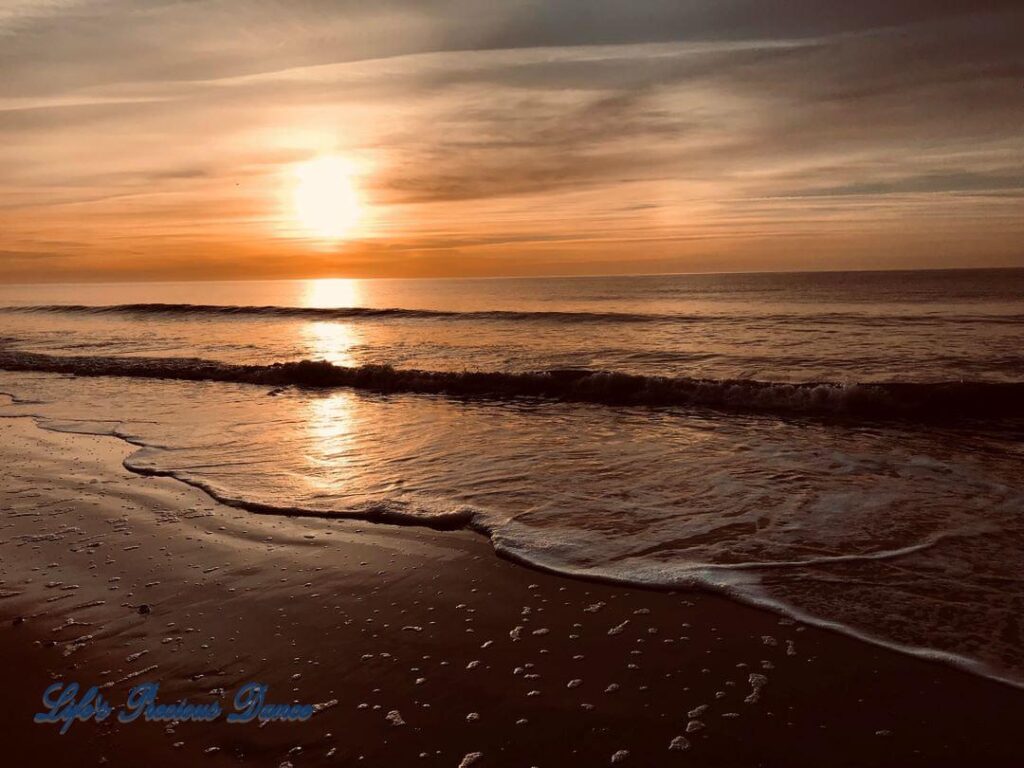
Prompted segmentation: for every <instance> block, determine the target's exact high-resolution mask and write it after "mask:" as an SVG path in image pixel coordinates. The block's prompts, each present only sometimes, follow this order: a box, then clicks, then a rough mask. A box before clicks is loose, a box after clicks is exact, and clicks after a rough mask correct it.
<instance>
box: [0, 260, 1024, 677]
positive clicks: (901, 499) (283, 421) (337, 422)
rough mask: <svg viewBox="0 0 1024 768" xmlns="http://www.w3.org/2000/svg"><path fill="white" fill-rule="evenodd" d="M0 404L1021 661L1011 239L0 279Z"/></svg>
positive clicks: (526, 553)
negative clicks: (927, 252)
mask: <svg viewBox="0 0 1024 768" xmlns="http://www.w3.org/2000/svg"><path fill="white" fill-rule="evenodd" d="M0 390H2V392H3V393H5V397H3V398H0V402H2V403H3V407H0V415H4V416H18V415H31V416H34V417H35V418H36V420H37V422H38V423H39V424H40V426H42V427H44V428H46V429H52V430H63V431H71V432H82V433H90V434H106V435H114V436H117V437H119V438H121V439H123V440H125V441H127V442H129V443H131V444H132V445H133V446H135V449H134V452H133V453H132V454H131V456H130V457H129V458H128V459H127V461H126V466H127V467H128V468H130V469H132V470H134V471H137V472H139V473H143V474H159V475H166V476H171V477H175V478H178V479H179V480H181V481H182V482H185V483H189V484H191V485H195V486H198V487H201V488H203V489H204V490H206V491H207V492H208V493H210V494H211V495H213V496H214V497H216V498H217V499H220V500H222V501H225V502H227V503H229V504H233V505H237V506H240V507H243V508H246V509H249V510H251V511H252V512H253V513H261V514H280V515H318V516H328V517H329V516H344V517H358V518H365V519H367V520H370V521H374V522H380V523H398V524H415V525H427V526H432V527H436V528H456V527H459V528H462V527H465V528H470V529H472V530H475V531H478V532H479V533H481V534H483V535H486V536H488V537H489V538H490V541H491V542H492V544H493V546H494V549H495V550H496V551H497V552H498V553H500V554H501V555H503V556H507V557H510V558H513V559H516V560H519V561H521V562H524V563H527V564H530V565H532V566H535V567H538V568H542V569H547V570H551V571H555V572H559V573H565V574H570V575H581V576H587V577H591V578H599V579H607V580H613V581H617V582H621V583H626V584H635V585H647V586H653V587H662V588H674V589H683V588H699V589H709V590H715V591H718V592H722V593H724V594H727V595H729V596H731V597H733V598H734V599H736V600H740V601H743V602H747V603H754V604H758V605H762V606H765V607H768V608H770V609H772V610H775V611H778V612H780V613H782V614H785V615H788V616H792V617H795V618H800V619H803V620H807V621H811V622H814V623H818V624H822V625H826V626H831V627H834V628H836V629H838V630H840V631H843V632H847V633H850V634H853V635H856V636H858V637H862V638H865V639H867V640H870V641H872V642H877V643H883V644H885V645H888V646H891V647H895V648H899V649H902V650H905V651H907V652H910V653H915V654H924V655H930V656H935V657H939V658H943V659H946V660H949V661H951V662H953V663H956V664H958V665H961V666H964V667H966V668H969V669H972V670H975V671H977V672H979V673H982V674H986V675H989V676H992V677H998V678H1001V679H1004V680H1008V681H1011V682H1015V683H1017V684H1024V628H1022V623H1021V616H1022V615H1024V479H1022V468H1024V462H1022V459H1024V442H1022V437H1024V270H962V271H927V272H873V273H868V272H858V273H852V272H851V273H802V274H744V275H676V276H645V277H578V278H536V279H480V280H471V279H463V280H376V281H357V280H306V281H272V282H258V281H252V282H222V283H215V282H208V283H147V284H103V285H98V284H89V285H8V286H2V287H0Z"/></svg>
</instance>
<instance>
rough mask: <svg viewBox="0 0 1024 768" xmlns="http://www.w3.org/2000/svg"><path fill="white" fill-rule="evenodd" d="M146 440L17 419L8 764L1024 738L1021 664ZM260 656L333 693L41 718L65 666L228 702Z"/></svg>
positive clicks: (645, 753) (11, 502)
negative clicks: (298, 513) (848, 632)
mask: <svg viewBox="0 0 1024 768" xmlns="http://www.w3.org/2000/svg"><path fill="white" fill-rule="evenodd" d="M131 450H132V449H131V447H130V446H128V445H126V444H125V443H123V442H121V441H119V440H117V439H115V438H109V437H93V436H83V435H77V434H62V433H56V432H52V431H44V430H41V429H39V428H38V427H37V426H36V425H35V424H34V422H33V421H31V420H30V419H26V418H7V419H0V465H2V466H3V482H2V484H0V509H2V514H0V620H2V624H0V651H2V652H3V658H4V659H5V664H4V678H3V686H4V694H3V696H2V697H0V718H2V722H3V723H4V729H3V732H4V741H5V744H4V754H5V763H6V764H10V765H83V766H85V765H100V764H104V765H112V766H121V765H124V766H148V767H152V766H163V765H182V764H193V763H194V764H199V765H206V764H209V765H260V766H262V765H267V766H281V765H285V764H287V763H291V764H292V765H293V766H296V768H297V767H298V766H307V765H368V766H406V765H424V766H427V765H438V766H449V767H450V768H456V766H459V765H460V763H463V764H469V763H467V762H466V761H465V758H466V756H467V755H470V754H471V753H476V752H479V753H482V756H481V757H480V758H479V759H478V760H477V761H476V762H473V763H472V764H473V765H476V766H524V767H528V766H562V765H570V764H578V765H609V764H610V763H611V762H612V759H613V755H615V754H616V753H620V752H622V751H627V752H628V755H622V754H620V755H619V757H618V762H617V763H616V764H620V765H624V766H629V765H637V766H651V765H699V766H747V765H749V766H754V765H759V766H760V765H764V766H824V765H828V766H844V765H850V766H854V765H856V766H900V767H901V768H905V767H907V766H966V765H979V766H986V767H987V768H994V767H995V766H1020V765H1022V764H1024V746H1022V745H1021V742H1020V738H1019V735H1018V734H1017V732H1016V730H1015V729H1016V727H1017V726H1019V724H1020V722H1021V718H1022V716H1024V691H1021V690H1019V689H1016V688H1013V687H1010V686H1008V685H1004V684H1001V683H997V682H993V681H990V680H986V679H983V678H980V677H977V676H974V675H972V674H969V673H966V672H963V671H959V670H957V669H954V668H951V667H949V666H946V665H944V664H941V663H936V662H930V661H926V660H922V659H918V658H913V657H909V656H906V655H903V654H899V653H896V652H893V651H889V650H886V649H883V648H880V647H876V646H873V645H870V644H867V643H863V642H860V641H857V640H855V639H851V638H848V637H845V636H843V635H840V634H837V633H834V632H830V631H826V630H822V629H817V628H814V627H806V626H801V625H800V624H799V623H795V622H792V621H790V620H787V619H783V618H780V617H779V616H778V615H776V614H773V613H771V612H769V611H764V610H759V609H755V608H752V607H748V606H744V605H740V604H737V603H734V602H732V601H730V600H728V599H725V598H722V597H719V596H716V595H710V594H704V593H697V592H692V593H690V592H675V593H665V592H655V591H644V590H638V589H626V588H622V587H617V586H612V585H604V584H595V583H588V582H584V581H579V580H572V579H567V578H562V577H558V576H553V575H549V574H545V573H538V572H536V571H533V570H530V569H528V568H525V567H522V566H520V565H516V564H513V563H509V562H506V561H503V560H501V559H500V558H498V557H497V556H495V554H494V553H493V551H492V550H491V548H490V546H489V545H488V543H487V542H486V541H485V540H484V539H483V538H482V537H480V536H478V535H476V534H472V533H468V532H463V531H454V532H439V531H431V530H426V529H417V528H401V527H394V526H385V525H372V524H368V523H364V522H357V521H341V520H339V521H331V520H322V519H298V518H282V517H273V516H262V515H256V514H253V513H250V512H244V511H241V510H237V509H232V508H230V507H226V506H223V505H221V504H218V503H216V502H214V501H212V500H211V499H210V498H209V497H207V496H206V495H205V494H203V493H202V492H200V491H198V490H196V489H193V488H190V487H188V486H185V485H183V484H181V483H179V482H177V481H174V480H171V479H167V478H154V477H140V476H138V475H135V474H132V473H130V472H128V471H127V470H125V469H124V468H123V466H122V460H123V459H124V457H125V456H126V455H127V454H128V453H129V452H130V451H131ZM141 606H145V607H144V608H142V612H140V607H141ZM250 680H255V681H261V682H265V683H267V684H268V685H269V687H270V694H269V697H268V698H269V700H271V701H274V702H289V701H297V702H303V703H311V704H320V705H323V706H322V707H321V708H320V709H319V711H318V712H317V713H316V714H315V715H314V716H313V717H312V719H310V720H309V721H308V722H305V723H273V724H268V725H266V726H265V727H260V726H258V725H257V724H255V723H250V724H237V725H228V724H226V723H225V722H224V721H223V720H219V721H216V722H213V723H205V724H204V723H180V724H177V725H167V724H163V723H140V722H136V723H132V724H117V723H116V722H112V721H111V720H108V721H105V722H103V723H94V722H79V723H75V724H74V725H73V726H72V727H71V729H70V731H69V732H68V733H67V734H66V735H64V736H60V735H59V734H58V732H57V726H54V725H37V724H33V722H32V715H33V713H34V712H37V711H39V710H40V708H41V701H40V699H41V695H42V692H43V690H44V689H45V688H46V687H47V686H48V685H50V684H51V682H53V681H77V682H79V683H80V684H82V685H83V686H89V685H106V686H107V687H106V688H104V689H103V694H104V696H105V697H106V698H107V699H108V700H109V701H111V702H112V703H114V704H115V705H119V704H122V703H123V701H124V699H125V696H126V695H127V692H128V689H129V688H130V687H131V686H132V685H134V684H137V683H139V682H142V681H159V682H160V685H161V691H160V700H161V701H165V702H172V701H175V700H177V699H179V698H181V697H184V696H187V697H189V699H190V700H192V701H195V702H205V701H211V700H213V699H215V698H218V697H220V700H221V701H222V702H223V703H224V705H225V706H226V707H229V706H230V698H231V696H232V695H233V692H234V691H235V690H236V689H237V688H238V687H239V686H240V685H242V684H243V683H245V682H247V681H250ZM755 689H756V692H755ZM393 712H397V713H399V715H398V716H395V715H391V716H390V719H389V713H393ZM399 720H400V722H401V723H402V724H395V723H396V722H398V721H399ZM673 743H675V745H676V747H677V748H676V749H670V745H671V744H673ZM683 747H685V748H683Z"/></svg>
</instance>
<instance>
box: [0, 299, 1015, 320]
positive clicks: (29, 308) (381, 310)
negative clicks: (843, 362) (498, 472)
mask: <svg viewBox="0 0 1024 768" xmlns="http://www.w3.org/2000/svg"><path fill="white" fill-rule="evenodd" d="M0 312H2V313H5V314H28V313H40V314H42V313H46V314H75V315H139V316H149V315H154V316H171V317H183V318H187V317H223V318H232V317H238V318H247V317H253V318H260V317H268V318H274V317H280V318H297V319H311V320H318V319H319V320H359V319H388V318H393V319H403V318H405V319H448V320H502V321H509V322H516V321H525V322H564V323H595V322H618V323H658V322H669V323H673V322H674V323H703V322H725V323H729V322H743V321H747V322H749V321H755V322H757V321H760V322H777V323H801V324H833V323H859V324H863V325H876V324H888V323H893V322H900V323H908V322H910V323H925V324H929V323H987V324H1000V325H1002V324H1009V325H1015V324H1024V314H1007V315H987V314H982V315H943V314H930V313H919V314H905V315H899V314H897V315H873V314H868V313H864V314H858V313H851V312H820V313H805V314H784V313H774V314H764V315H758V314H732V313H729V314H725V313H723V314H684V313H676V314H673V313H644V312H611V311H609V312H594V311H579V312H571V311H555V310H526V311H519V310H502V309H493V310H468V311H455V310H442V309H404V308H400V307H288V306H278V305H255V306H248V305H237V306H236V305H229V304H163V303H150V304H109V305H95V306H94V305H89V304H37V305H25V306H4V307H0Z"/></svg>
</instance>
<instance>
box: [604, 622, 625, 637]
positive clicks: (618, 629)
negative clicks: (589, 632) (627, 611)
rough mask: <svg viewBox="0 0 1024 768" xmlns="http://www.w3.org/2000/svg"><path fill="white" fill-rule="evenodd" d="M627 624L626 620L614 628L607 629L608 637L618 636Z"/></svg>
mask: <svg viewBox="0 0 1024 768" xmlns="http://www.w3.org/2000/svg"><path fill="white" fill-rule="evenodd" d="M627 624H629V619H626V620H625V621H624V622H622V623H621V624H619V625H617V626H614V627H612V628H611V629H609V630H608V634H609V635H618V634H620V633H621V632H622V630H624V629H625V628H626V625H627Z"/></svg>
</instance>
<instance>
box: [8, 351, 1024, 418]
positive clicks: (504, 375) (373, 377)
mask: <svg viewBox="0 0 1024 768" xmlns="http://www.w3.org/2000/svg"><path fill="white" fill-rule="evenodd" d="M0 370H8V371H36V372H44V373H59V374H71V375H75V376H123V377H133V378H151V379H173V380H181V381H222V382H233V383H240V384H256V385H264V386H271V387H290V386H294V387H305V388H333V387H346V388H351V389H358V390H364V391H370V392H378V393H411V394H425V395H446V396H451V397H463V398H488V399H511V398H535V399H545V400H557V401H565V402H581V403H596V404H604V405H633V406H651V407H659V406H695V407H707V408H714V409H721V410H731V411H749V412H763V413H777V414H780V415H781V414H794V415H802V414H804V415H818V416H855V417H865V418H895V419H908V420H920V421H942V422H948V421H954V420H957V419H962V418H970V417H986V416H987V417H1006V416H1021V415H1024V382H984V381H947V382H935V383H917V382H889V383H884V382H883V383H839V382H804V383H785V382H771V381H759V380H754V379H722V380H716V379H698V378H688V377H670V376H643V375H636V374H627V373H618V372H614V371H601V370H588V369H567V370H546V371H532V372H525V373H512V372H500V371H461V372H460V371H424V370H415V369H399V368H393V367H391V366H388V365H362V366H355V367H346V366H339V365H334V364H332V363H329V362H326V361H313V360H302V361H298V362H283V363H273V364H270V365H243V364H236V363H225V362H218V361H213V360H202V359H198V358H178V357H108V356H85V355H83V356H59V355H47V354H40V353H35V352H23V351H16V350H4V349H0Z"/></svg>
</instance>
